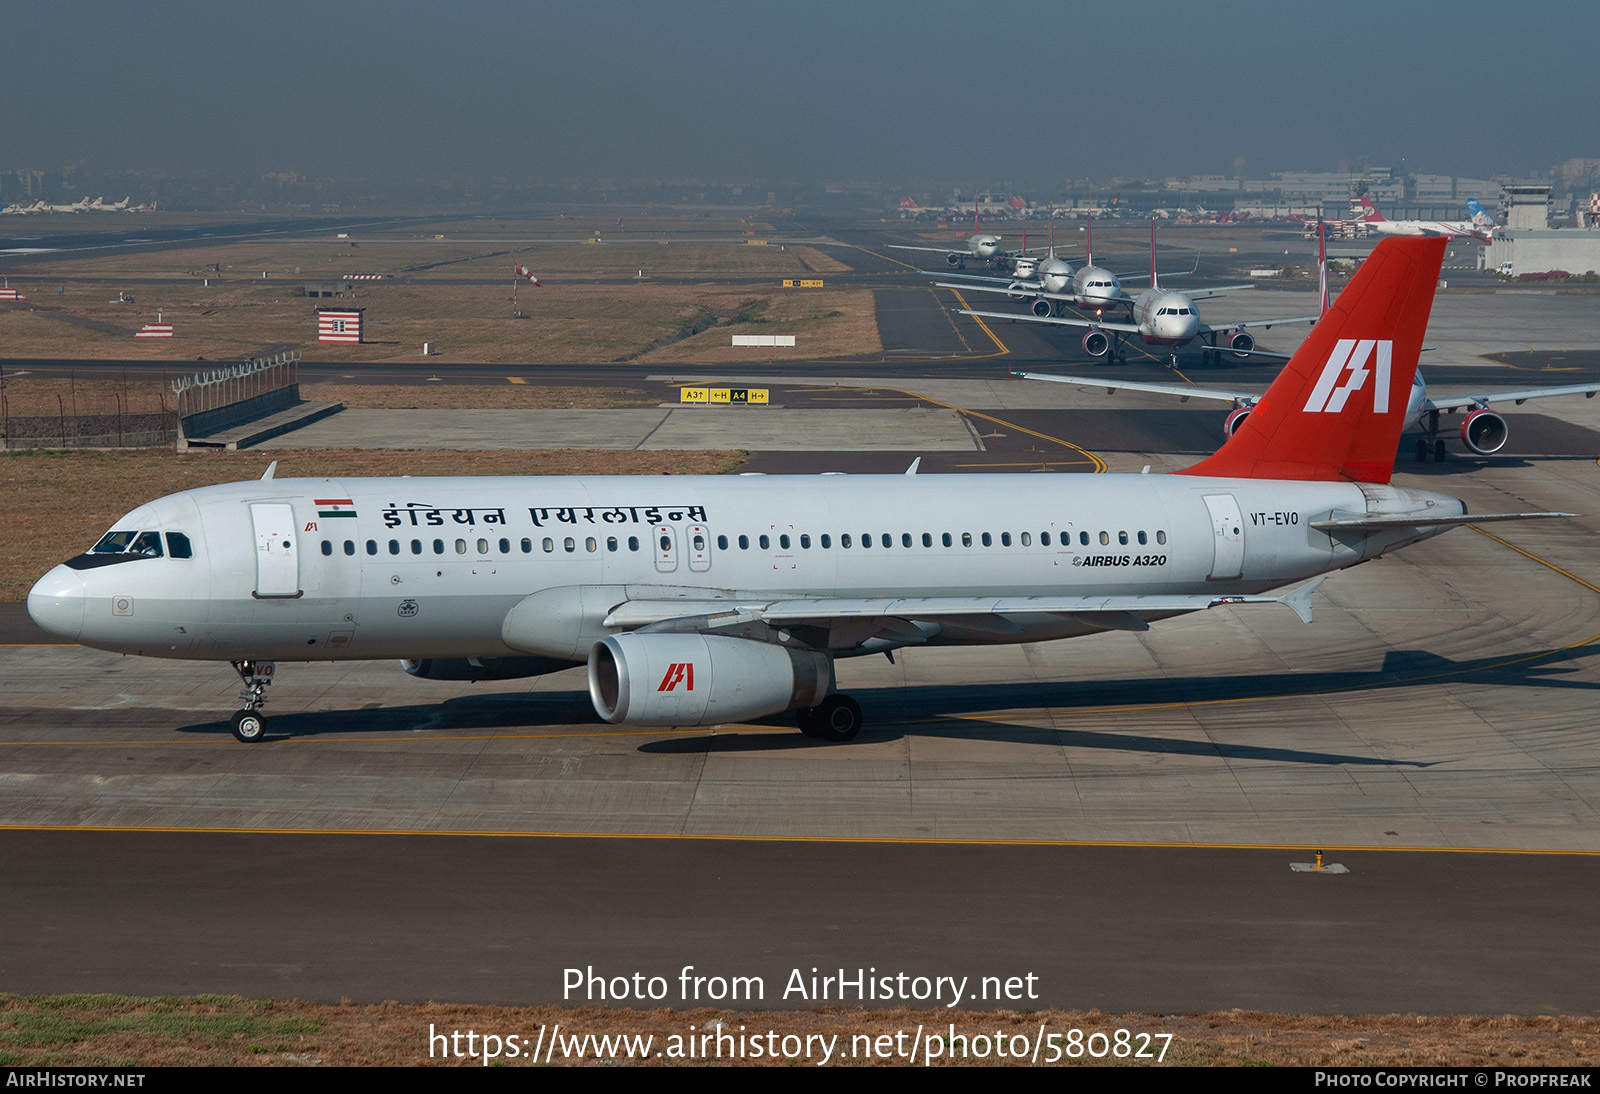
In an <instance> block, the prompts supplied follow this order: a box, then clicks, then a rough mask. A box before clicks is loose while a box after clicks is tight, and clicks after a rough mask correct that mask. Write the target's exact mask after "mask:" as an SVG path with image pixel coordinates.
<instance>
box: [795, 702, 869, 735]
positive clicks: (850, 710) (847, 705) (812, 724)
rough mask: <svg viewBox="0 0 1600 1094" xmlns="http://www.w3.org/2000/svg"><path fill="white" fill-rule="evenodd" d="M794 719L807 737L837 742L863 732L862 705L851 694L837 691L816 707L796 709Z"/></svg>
mask: <svg viewBox="0 0 1600 1094" xmlns="http://www.w3.org/2000/svg"><path fill="white" fill-rule="evenodd" d="M794 721H795V724H796V725H798V726H799V727H800V732H801V733H804V734H805V735H806V736H807V737H815V738H817V740H819V741H833V742H836V743H837V742H842V741H850V740H854V739H855V736H856V734H858V733H860V732H861V707H860V706H859V705H858V704H857V703H856V701H855V700H854V699H852V698H850V696H848V695H840V694H839V693H838V692H835V693H833V694H832V695H830V696H828V697H827V698H826V699H824V700H822V702H820V703H818V704H817V705H816V706H814V707H801V708H800V709H799V710H797V711H795V712H794Z"/></svg>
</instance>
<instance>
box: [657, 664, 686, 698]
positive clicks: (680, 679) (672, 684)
mask: <svg viewBox="0 0 1600 1094" xmlns="http://www.w3.org/2000/svg"><path fill="white" fill-rule="evenodd" d="M680 683H681V684H682V685H683V690H684V691H693V690H694V662H693V661H679V662H675V663H674V664H671V665H668V666H667V674H666V675H665V676H663V677H662V678H661V685H660V686H659V687H657V688H656V690H657V691H674V690H676V689H677V687H678V685H679V684H680Z"/></svg>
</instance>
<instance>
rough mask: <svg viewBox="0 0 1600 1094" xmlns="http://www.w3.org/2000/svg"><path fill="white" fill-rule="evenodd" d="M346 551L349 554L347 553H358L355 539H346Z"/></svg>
mask: <svg viewBox="0 0 1600 1094" xmlns="http://www.w3.org/2000/svg"><path fill="white" fill-rule="evenodd" d="M344 553H345V554H347V555H354V554H355V553H356V541H355V540H353V539H347V540H345V541H344Z"/></svg>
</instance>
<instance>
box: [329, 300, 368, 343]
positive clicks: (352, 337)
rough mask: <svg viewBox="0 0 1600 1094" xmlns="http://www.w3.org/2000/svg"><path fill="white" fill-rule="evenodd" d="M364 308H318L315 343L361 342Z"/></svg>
mask: <svg viewBox="0 0 1600 1094" xmlns="http://www.w3.org/2000/svg"><path fill="white" fill-rule="evenodd" d="M366 310H367V309H366V308H318V309H317V341H319V342H359V341H361V322H362V313H363V312H365V311H366Z"/></svg>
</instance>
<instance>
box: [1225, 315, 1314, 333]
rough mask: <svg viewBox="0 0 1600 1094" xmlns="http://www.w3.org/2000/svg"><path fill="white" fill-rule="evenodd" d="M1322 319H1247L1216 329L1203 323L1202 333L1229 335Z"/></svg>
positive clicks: (1307, 317)
mask: <svg viewBox="0 0 1600 1094" xmlns="http://www.w3.org/2000/svg"><path fill="white" fill-rule="evenodd" d="M1321 318H1322V316H1320V315H1291V316H1289V317H1287V318H1284V319H1245V320H1243V321H1241V322H1238V323H1219V324H1218V325H1217V326H1214V327H1213V326H1211V325H1210V324H1209V323H1201V324H1200V333H1201V334H1227V333H1229V332H1231V331H1236V330H1248V329H1249V328H1250V327H1263V328H1267V327H1274V326H1277V325H1278V324H1280V323H1315V322H1316V321H1317V320H1318V319H1321Z"/></svg>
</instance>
